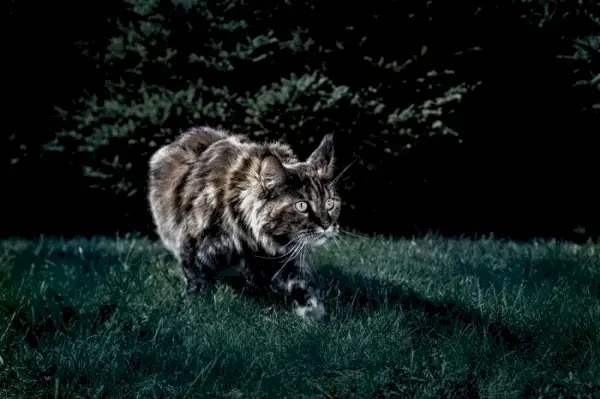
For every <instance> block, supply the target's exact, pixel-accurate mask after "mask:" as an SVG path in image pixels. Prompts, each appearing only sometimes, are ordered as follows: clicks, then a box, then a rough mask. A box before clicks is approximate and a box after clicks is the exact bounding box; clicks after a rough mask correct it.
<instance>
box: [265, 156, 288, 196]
mask: <svg viewBox="0 0 600 399" xmlns="http://www.w3.org/2000/svg"><path fill="white" fill-rule="evenodd" d="M260 179H261V181H262V184H263V186H264V187H265V188H266V189H267V190H271V189H273V188H274V187H277V186H279V185H281V184H283V183H285V181H286V179H287V173H286V171H285V168H284V167H283V164H282V163H281V161H280V160H279V158H277V157H276V156H274V155H267V156H266V157H264V158H263V160H262V162H261V164H260Z"/></svg>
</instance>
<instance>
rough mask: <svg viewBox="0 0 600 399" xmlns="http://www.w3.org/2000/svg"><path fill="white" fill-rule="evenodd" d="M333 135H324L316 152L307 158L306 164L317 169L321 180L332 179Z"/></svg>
mask: <svg viewBox="0 0 600 399" xmlns="http://www.w3.org/2000/svg"><path fill="white" fill-rule="evenodd" d="M334 161H335V159H334V157H333V133H328V134H326V135H325V136H324V137H323V139H322V140H321V143H320V144H319V146H318V147H317V149H316V150H314V151H313V153H312V154H310V156H309V157H308V159H307V160H306V162H308V163H311V164H313V165H315V166H316V167H317V175H318V176H319V177H320V178H322V179H331V178H332V177H333V164H334Z"/></svg>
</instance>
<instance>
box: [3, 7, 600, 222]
mask: <svg viewBox="0 0 600 399" xmlns="http://www.w3.org/2000/svg"><path fill="white" fill-rule="evenodd" d="M65 7H66V6H65ZM77 7H78V8H77V9H80V8H81V6H77ZM90 10H91V11H85V12H86V13H89V17H90V18H88V19H87V20H88V21H89V26H87V25H86V24H83V23H81V22H77V21H71V20H69V19H64V18H65V17H64V16H63V17H61V18H63V19H61V20H59V21H57V25H60V24H64V25H66V27H67V28H68V26H69V24H76V25H73V26H74V29H70V30H69V29H66V31H69V32H71V33H70V34H71V36H68V37H67V36H64V35H66V34H64V35H63V36H61V40H63V45H64V46H67V44H64V43H67V42H69V44H68V46H70V47H68V48H66V49H63V50H62V53H63V54H65V56H64V57H59V58H58V59H56V60H50V61H49V62H50V63H55V64H56V65H55V66H56V67H57V68H58V69H61V70H62V72H61V73H62V74H63V75H64V76H67V75H68V74H70V75H69V79H71V80H72V81H71V82H70V83H69V82H67V81H63V84H62V86H61V88H60V90H55V91H56V94H55V95H54V100H53V103H54V106H55V111H56V112H55V117H54V122H53V125H54V126H55V127H56V130H57V131H56V136H55V137H54V138H53V139H49V136H51V134H50V132H45V133H43V134H42V135H38V136H35V135H34V136H32V135H29V134H26V132H25V131H24V130H22V129H18V128H17V127H15V128H10V129H9V132H12V134H9V135H8V137H10V141H9V142H8V143H7V145H6V148H7V149H9V159H10V162H9V164H10V165H13V166H6V168H8V169H11V168H12V169H15V168H17V169H18V168H22V167H23V166H21V165H22V164H25V165H26V166H27V165H28V163H30V164H31V165H32V166H34V165H38V164H39V162H38V158H39V156H40V154H41V155H43V158H44V160H45V161H42V162H41V166H40V167H44V165H47V167H48V168H55V169H57V170H64V169H69V170H72V171H75V172H72V173H83V175H82V177H81V179H80V181H81V184H80V185H78V186H77V188H73V190H74V191H72V192H70V193H65V194H64V195H65V196H66V197H72V196H78V195H84V194H83V192H85V193H86V194H85V196H86V197H89V196H92V197H93V196H94V195H95V194H93V193H96V192H97V191H98V190H99V191H101V192H103V195H104V196H109V197H111V198H112V199H113V203H114V204H116V205H115V207H114V209H113V211H114V214H113V217H114V218H115V219H118V220H120V221H121V222H120V223H122V217H123V216H124V215H130V216H131V217H132V218H133V220H134V221H132V225H131V226H133V227H134V229H139V228H140V227H141V226H142V225H144V223H145V222H147V218H148V214H147V212H145V205H144V201H145V199H144V198H145V196H144V190H145V176H146V169H147V166H146V165H147V160H148V158H149V156H150V154H151V152H152V151H154V150H155V149H156V148H157V146H159V145H161V144H163V143H165V142H167V141H170V140H172V139H173V138H174V137H175V136H176V135H177V134H178V133H179V132H180V131H182V130H184V129H187V128H189V127H190V126H192V125H204V124H208V125H212V126H216V127H223V128H226V129H230V130H234V131H238V132H247V133H249V134H251V135H253V136H254V137H255V138H260V139H275V138H283V139H286V140H288V141H289V142H290V143H291V144H292V145H293V146H294V147H296V148H298V151H299V152H301V153H303V154H306V153H308V151H309V150H310V148H309V147H310V146H311V145H313V144H314V143H315V141H317V140H319V138H320V136H322V135H323V134H324V133H328V132H334V133H335V134H336V137H337V141H338V142H339V146H340V151H338V155H339V156H340V157H341V159H340V161H341V162H340V165H342V166H345V165H348V164H349V163H351V162H352V161H353V160H355V159H358V160H359V162H358V163H357V164H356V166H354V167H353V168H352V169H351V170H350V171H349V173H347V174H346V175H345V176H344V179H343V181H344V182H345V185H346V188H347V190H348V195H346V198H347V200H348V205H351V206H353V207H356V208H360V209H363V210H364V211H365V212H367V213H368V212H379V215H380V217H381V216H382V215H384V214H386V213H388V212H387V210H388V209H389V206H393V202H389V203H383V204H380V207H379V209H375V208H374V206H373V205H370V204H369V197H368V196H365V195H364V194H362V193H366V192H370V193H374V192H376V193H385V192H387V191H389V190H390V189H392V190H393V189H394V187H397V186H398V185H402V184H404V185H406V184H409V183H408V182H407V181H398V180H396V179H391V180H390V179H388V178H384V177H383V175H384V174H386V173H387V171H389V170H398V169H402V170H411V174H412V175H413V176H412V177H410V178H408V177H407V179H409V180H410V179H413V181H412V183H410V184H412V186H410V187H411V188H412V190H411V191H415V192H418V191H423V188H422V187H421V186H419V184H422V182H423V181H430V182H433V181H436V180H443V179H447V178H448V176H449V175H451V174H452V173H455V174H457V173H460V172H458V171H459V170H460V169H459V166H453V164H454V165H458V163H457V162H456V161H455V159H456V158H458V157H460V156H462V155H460V154H463V152H462V151H464V150H462V149H461V148H462V147H461V146H463V145H464V144H469V145H471V143H478V142H480V141H481V140H482V139H483V137H485V136H489V137H500V136H501V134H502V133H500V131H501V130H506V129H505V127H504V126H503V127H496V126H495V125H497V122H496V121H497V119H498V118H505V115H502V114H501V112H502V111H498V114H496V113H494V112H495V111H494V110H495V109H501V108H502V107H504V106H505V105H506V104H507V103H510V102H512V101H514V100H517V102H518V98H515V96H516V97H523V98H524V99H527V101H528V103H530V102H531V101H530V100H529V99H530V98H531V99H533V101H534V102H538V103H539V104H537V106H539V107H540V109H543V108H544V107H546V105H547V104H548V103H551V102H552V101H554V99H553V98H549V97H548V96H546V95H545V92H543V91H540V90H538V88H539V87H540V86H542V85H546V86H547V85H548V84H550V82H548V81H547V78H546V77H545V76H552V77H553V79H554V76H557V75H558V76H559V79H557V80H556V81H553V84H555V85H556V90H555V91H556V92H557V93H561V94H560V95H559V94H556V98H557V99H559V100H560V101H562V102H563V103H564V105H565V107H564V108H565V110H564V120H567V119H569V120H571V119H573V118H585V119H586V120H587V121H588V122H590V123H591V122H594V121H597V120H598V117H599V112H600V111H599V109H598V103H599V99H598V89H597V88H598V73H599V72H600V71H597V70H595V69H594V68H597V67H596V65H598V63H597V62H594V61H595V60H596V58H598V40H597V39H598V35H597V32H598V26H600V25H599V24H600V22H599V19H598V15H599V14H598V5H597V2H593V1H584V0H581V1H578V2H566V1H559V0H555V1H546V0H544V1H542V0H539V1H537V0H536V1H533V0H521V1H518V2H510V1H509V2H507V1H499V0H498V1H486V2H481V1H479V2H478V1H472V0H471V1H466V2H450V3H448V2H447V1H443V0H440V1H438V0H429V1H427V2H421V1H408V2H395V1H391V0H390V1H388V2H386V3H385V4H384V3H380V2H371V1H366V0H356V1H353V2H351V3H350V4H348V3H347V2H342V1H341V0H338V1H332V2H330V1H328V2H322V3H318V4H317V3H314V2H304V1H301V0H290V1H285V2H274V1H272V2H267V3H264V2H263V3H258V2H255V1H242V0H227V1H225V0H219V1H206V0H186V1H184V0H118V1H115V2H106V3H102V4H100V3H98V4H95V5H94V6H93V8H90ZM24 12H26V11H22V13H21V14H20V15H23V13H24ZM81 12H84V11H83V10H82V11H81ZM86 15H87V14H86ZM509 25H510V26H513V28H511V31H506V26H509ZM457 27H460V29H458V28H457ZM503 32H504V33H503ZM500 38H502V39H500ZM528 53H531V54H530V55H528ZM69 54H70V55H72V56H73V57H75V58H72V59H73V60H74V61H73V62H72V63H69V62H65V57H66V56H68V55H69ZM65 64H66V65H65ZM50 66H51V65H50ZM50 66H48V69H51V68H50ZM59 66H60V68H59ZM537 67H540V68H544V70H545V71H546V72H547V74H545V75H543V76H542V75H541V72H539V73H540V76H539V77H536V76H534V75H533V74H534V72H532V70H533V69H535V68H537ZM65 68H66V69H65ZM507 70H509V71H512V72H510V73H514V74H515V75H514V78H510V77H509V78H506V77H503V74H507V73H508V72H506V71H507ZM81 71H83V74H81V73H78V72H81ZM546 72H544V73H546ZM536 73H538V72H536ZM503 79H505V80H503ZM511 79H512V80H514V83H510V82H509V81H510V80H511ZM532 81H533V83H532V85H531V88H530V89H528V88H527V87H524V86H523V85H522V83H524V82H532ZM495 85H497V86H495ZM571 86H575V87H571ZM498 88H500V89H502V90H505V91H504V92H500V93H499V92H498V90H497V89H498ZM514 90H521V91H522V93H521V94H519V95H515V93H514ZM528 90H529V91H528ZM536 90H537V91H538V92H535V91H536ZM61 93H67V94H61ZM73 96H75V98H76V100H73ZM523 101H526V100H523ZM474 104H475V105H478V104H479V106H480V107H481V104H485V107H486V108H487V109H486V110H485V111H483V112H482V111H481V110H480V108H477V107H475V108H474ZM534 106H535V104H534ZM567 108H568V109H571V110H572V111H568V110H567ZM569 112H570V113H569ZM476 117H477V118H481V119H483V120H485V122H483V124H482V125H479V124H477V123H474V122H473V119H474V118H476ZM558 117H559V116H558V115H552V118H558ZM531 118H532V120H534V119H535V118H537V114H536V113H535V112H533V111H532V112H531ZM552 118H550V117H549V118H548V122H547V126H552V125H553V124H555V122H554V120H553V119H552ZM516 119H518V117H517V116H515V120H514V121H512V122H510V127H511V128H512V127H514V129H513V130H518V129H519V127H518V125H519V123H520V122H519V121H517V120H516ZM544 126H546V125H544ZM495 129H497V131H496V130H495ZM523 129H526V128H525V127H524V128H523ZM515 135H516V133H515ZM508 140H513V138H508ZM40 144H43V146H40ZM44 162H45V163H44ZM464 162H468V161H466V160H465V161H464ZM434 163H435V164H436V165H437V166H435V167H434V166H424V165H433V164H434ZM17 164H21V165H17ZM14 165H17V166H14ZM453 168H454V169H453ZM12 169H11V170H12ZM15 170H16V169H15ZM19 170H21V169H19ZM451 170H453V171H454V172H450V171H451ZM353 172H356V173H355V174H354V175H353ZM358 175H360V179H361V180H362V179H364V181H369V182H370V183H369V185H367V183H364V182H363V183H361V182H360V181H358V180H359V178H358ZM77 190H79V191H77ZM90 190H91V191H90ZM373 190H376V191H373ZM15 191H19V190H15ZM90 193H91V194H90ZM420 201H421V200H419V199H418V198H417V199H415V202H414V203H413V204H412V205H410V204H408V205H407V206H414V204H415V203H418V202H420ZM397 221H398V220H396V221H395V222H397ZM395 222H392V223H395ZM121 226H122V225H121Z"/></svg>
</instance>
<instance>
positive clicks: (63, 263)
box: [0, 237, 600, 398]
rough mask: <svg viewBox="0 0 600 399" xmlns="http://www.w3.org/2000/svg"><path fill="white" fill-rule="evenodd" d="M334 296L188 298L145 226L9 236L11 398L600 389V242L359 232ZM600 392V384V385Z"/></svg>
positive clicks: (0, 266) (325, 256)
mask: <svg viewBox="0 0 600 399" xmlns="http://www.w3.org/2000/svg"><path fill="white" fill-rule="evenodd" d="M317 259H318V265H317V267H316V268H317V269H318V271H319V273H320V276H321V277H320V278H321V282H322V284H323V286H324V287H325V289H326V291H327V296H328V304H329V306H330V309H331V312H332V319H331V322H330V323H329V324H326V325H322V326H310V325H306V324H303V323H302V321H300V320H298V319H296V317H295V316H294V315H293V314H291V313H290V312H289V311H287V310H286V308H285V304H281V303H272V302H269V301H268V300H267V299H265V298H261V297H257V296H251V295H246V294H245V293H243V292H240V291H239V290H235V289H232V288H230V287H229V286H221V287H219V289H218V290H217V292H216V294H215V295H214V296H212V297H205V298H199V299H191V298H188V297H185V296H182V287H183V286H182V283H181V281H180V277H179V274H178V270H177V268H176V264H175V262H174V260H173V258H172V257H171V256H170V255H169V254H168V253H167V252H166V251H165V250H164V249H162V247H161V246H160V245H159V244H157V243H155V242H151V241H149V240H146V239H139V238H127V239H106V238H97V239H93V240H83V239H82V240H71V241H66V240H60V239H44V240H39V241H36V242H29V241H18V240H12V241H4V242H3V243H2V246H1V249H0V356H1V358H0V397H1V398H21V397H27V398H29V397H33V398H38V397H54V395H55V394H56V393H58V396H59V397H69V398H75V397H90V398H94V397H124V398H135V397H149V398H154V397H169V398H175V397H184V396H186V395H187V396H189V397H206V396H213V397H214V396H218V397H235V398H238V397H240V398H241V397H273V398H283V397H334V398H345V397H357V398H367V397H369V398H371V397H373V398H384V397H392V396H398V395H399V396H410V397H415V396H416V397H476V396H480V397H489V398H496V397H510V398H514V397H523V396H525V397H560V396H561V395H562V396H563V397H566V396H571V397H600V396H599V395H600V394H599V393H597V392H600V360H599V359H600V245H594V244H589V245H573V244H566V243H557V242H546V241H545V242H537V243H529V244H517V243H513V242H503V241H499V240H494V239H482V240H476V241H471V240H450V239H442V238H435V237H430V238H425V239H418V240H414V241H413V240H390V239H383V238H379V239H352V240H346V244H343V245H340V247H339V248H338V247H337V246H335V245H331V246H330V247H327V248H323V249H322V250H320V251H319V253H318V257H317ZM594 395H596V396H594Z"/></svg>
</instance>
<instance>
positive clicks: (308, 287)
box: [271, 260, 329, 322]
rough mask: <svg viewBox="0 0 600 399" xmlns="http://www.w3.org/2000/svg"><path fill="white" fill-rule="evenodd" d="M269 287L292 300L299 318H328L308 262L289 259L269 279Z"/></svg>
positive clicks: (318, 319) (319, 320) (310, 319)
mask: <svg viewBox="0 0 600 399" xmlns="http://www.w3.org/2000/svg"><path fill="white" fill-rule="evenodd" d="M271 287H272V288H273V289H275V290H276V291H278V292H280V293H282V294H284V295H286V296H288V297H290V298H291V299H292V300H293V305H292V306H293V309H294V313H296V314H297V315H298V316H300V317H301V318H303V319H305V320H308V321H313V322H321V321H327V320H328V319H329V314H328V312H327V310H326V309H325V304H324V302H323V296H322V293H321V289H320V288H319V286H318V284H317V281H316V279H315V277H314V273H313V271H312V269H311V267H310V266H309V265H308V264H305V263H301V261H300V260H296V261H291V262H289V263H287V264H285V265H284V266H283V267H281V268H280V269H279V270H278V271H277V273H275V275H274V276H273V278H272V279H271Z"/></svg>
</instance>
